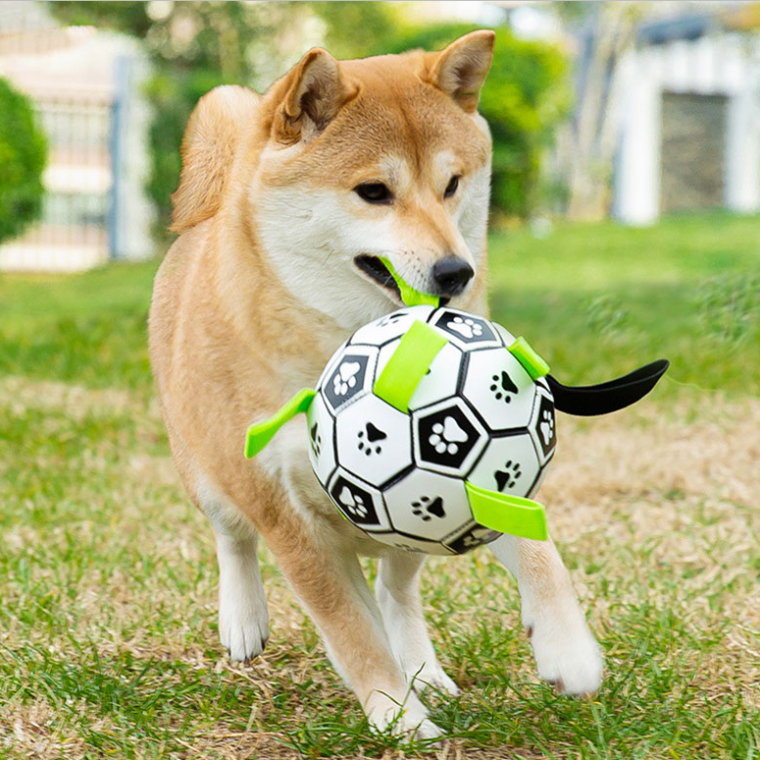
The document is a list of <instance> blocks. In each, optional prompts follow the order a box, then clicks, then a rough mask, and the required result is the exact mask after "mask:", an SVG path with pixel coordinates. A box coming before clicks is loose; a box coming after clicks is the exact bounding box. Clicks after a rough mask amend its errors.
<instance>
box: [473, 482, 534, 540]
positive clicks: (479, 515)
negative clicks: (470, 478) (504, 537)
mask: <svg viewBox="0 0 760 760" xmlns="http://www.w3.org/2000/svg"><path fill="white" fill-rule="evenodd" d="M464 487H465V490H466V491H467V498H468V499H469V502H470V509H472V514H473V516H474V517H475V520H476V521H477V522H478V523H480V525H484V526H485V527H486V528H490V529H491V530H498V531H499V533H509V535H511V536H519V537H520V538H532V539H534V540H535V541H546V539H547V538H548V537H549V531H548V529H547V527H546V512H545V511H544V508H543V506H542V505H541V504H539V503H538V502H537V501H533V500H532V499H523V498H520V497H519V496H511V495H510V494H506V493H498V492H497V491H488V490H486V489H485V488H480V487H478V486H474V485H473V484H472V483H468V482H467V481H465V484H464Z"/></svg>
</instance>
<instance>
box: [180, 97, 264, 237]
mask: <svg viewBox="0 0 760 760" xmlns="http://www.w3.org/2000/svg"><path fill="white" fill-rule="evenodd" d="M258 103H259V96H258V95H257V94H256V93H255V92H254V91H253V90H249V89H248V88H247V87H238V86H237V85H225V86H222V87H215V88H214V89H213V90H211V91H210V92H208V93H206V94H205V95H204V96H203V97H202V98H201V99H200V100H199V101H198V105H197V106H195V109H194V110H193V112H192V113H191V114H190V119H189V120H188V122H187V127H186V128H185V134H184V137H183V138H182V173H181V174H180V178H179V187H178V188H177V191H176V192H175V193H174V194H173V195H172V205H173V213H172V226H171V228H170V229H171V231H172V232H182V231H183V230H186V229H188V227H192V226H194V225H196V224H198V223H199V222H202V221H203V220H204V219H208V218H209V217H211V216H213V215H214V214H215V213H216V212H217V211H218V210H219V206H220V205H221V202H222V193H223V191H224V188H225V186H226V184H227V178H228V177H229V175H230V172H231V171H232V162H233V159H234V157H235V151H236V150H237V146H238V143H239V142H240V136H241V134H242V133H243V130H244V129H245V128H246V127H247V126H248V125H250V124H253V123H254V119H255V115H254V114H255V111H256V108H257V107H258Z"/></svg>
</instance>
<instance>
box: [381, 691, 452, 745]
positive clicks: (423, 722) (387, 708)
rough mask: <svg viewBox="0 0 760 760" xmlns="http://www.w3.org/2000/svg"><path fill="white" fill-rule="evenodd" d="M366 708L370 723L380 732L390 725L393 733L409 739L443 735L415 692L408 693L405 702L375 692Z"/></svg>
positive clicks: (434, 737) (432, 737) (431, 737)
mask: <svg viewBox="0 0 760 760" xmlns="http://www.w3.org/2000/svg"><path fill="white" fill-rule="evenodd" d="M366 710H367V718H368V719H369V723H370V725H371V726H372V728H373V729H375V730H376V731H379V732H383V731H386V730H387V729H388V728H389V727H390V728H391V730H392V732H393V734H395V735H397V736H402V735H403V736H406V737H407V738H408V739H437V738H438V737H439V736H442V735H443V731H442V730H441V729H440V728H439V727H438V726H436V725H435V723H433V721H432V720H429V719H428V717H427V710H426V709H425V706H424V705H423V704H422V702H420V701H419V699H417V697H416V696H415V695H414V694H408V695H407V697H406V699H405V700H404V703H403V704H398V703H397V702H395V701H394V700H392V699H391V698H390V697H389V696H387V695H386V694H383V693H381V692H373V694H372V696H371V697H370V698H369V700H368V701H367V706H366Z"/></svg>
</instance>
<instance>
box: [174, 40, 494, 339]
mask: <svg viewBox="0 0 760 760" xmlns="http://www.w3.org/2000/svg"><path fill="white" fill-rule="evenodd" d="M493 41H494V34H493V32H490V31H478V32H473V33H471V34H468V35H466V36H465V37H462V38H461V39H459V40H457V41H456V42H454V43H453V44H451V45H450V46H449V47H447V48H446V49H445V50H443V51H441V52H437V53H426V52H422V51H414V52H411V53H406V54H403V55H387V56H379V57H374V58H366V59H363V60H356V61H336V60H335V59H334V58H333V57H332V56H331V55H330V54H329V53H327V52H326V51H324V50H321V49H315V50H311V51H309V52H308V53H307V54H306V55H305V56H304V57H303V58H302V60H301V61H300V63H298V65H297V66H295V67H294V68H293V69H292V70H291V71H290V72H289V73H288V74H287V75H285V76H284V77H283V78H282V79H281V80H279V81H278V82H276V83H275V84H274V85H273V86H272V87H271V88H270V89H269V90H268V91H267V92H266V93H265V95H264V96H263V97H262V98H261V100H260V101H259V103H258V104H257V105H258V107H257V109H256V119H257V120H258V124H259V126H260V130H259V137H258V140H257V144H258V145H259V146H262V147H261V149H260V150H259V151H258V152H257V156H256V159H255V169H254V171H253V173H252V175H251V176H250V179H249V182H248V186H247V188H246V205H247V209H248V211H247V212H246V213H248V214H249V215H250V219H251V221H252V228H253V230H254V234H255V236H256V238H257V241H258V243H259V245H260V247H261V250H262V251H263V253H264V255H265V256H266V257H267V259H268V261H269V263H270V264H271V266H272V267H273V268H274V270H275V271H276V273H277V275H278V277H279V278H280V279H281V280H282V282H283V283H284V284H285V286H286V287H287V288H288V289H289V290H290V291H291V292H292V293H293V294H294V295H295V296H296V297H297V298H298V299H300V300H301V301H302V302H303V303H304V304H306V305H308V306H311V307H312V308H316V309H318V310H319V311H321V312H323V313H325V314H327V315H330V316H331V317H333V318H334V319H336V320H337V321H338V323H339V324H341V325H342V326H344V327H346V328H351V329H353V328H355V327H357V326H359V325H360V324H363V323H364V322H366V321H368V320H370V319H373V318H375V317H377V316H379V315H380V314H383V313H386V312H387V311H389V310H390V309H392V308H395V307H397V306H399V305H401V300H400V297H399V292H398V289H397V287H396V285H395V282H394V280H393V278H392V277H391V276H390V274H389V272H388V269H387V268H386V267H385V265H384V264H383V263H382V261H381V258H386V259H388V260H389V261H390V263H391V264H392V266H393V268H394V269H395V270H396V272H397V273H398V274H399V275H400V276H401V277H402V278H403V279H404V280H405V281H406V282H407V283H408V284H409V285H411V286H412V287H413V288H415V289H416V290H419V291H422V292H425V293H431V294H436V295H440V296H441V297H442V298H444V299H448V300H452V301H453V302H454V303H455V304H456V303H461V304H465V303H467V299H468V296H470V295H471V293H472V290H473V287H474V281H475V279H476V277H477V274H478V270H479V268H481V267H482V266H483V265H484V255H485V235H486V224H487V214H488V197H489V184H490V159H491V140H490V136H489V132H488V127H487V125H486V122H485V120H484V119H483V118H482V117H481V116H480V115H479V114H478V113H477V111H476V108H477V103H478V97H479V94H480V89H481V87H482V85H483V82H484V80H485V78H486V75H487V73H488V69H489V67H490V64H491V58H492V54H493ZM180 191H181V188H180Z"/></svg>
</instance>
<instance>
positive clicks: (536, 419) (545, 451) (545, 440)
mask: <svg viewBox="0 0 760 760" xmlns="http://www.w3.org/2000/svg"><path fill="white" fill-rule="evenodd" d="M531 426H532V430H531V433H532V436H533V440H534V441H535V442H536V443H537V445H538V451H539V454H540V457H541V462H542V464H543V463H544V462H546V461H547V460H548V459H549V458H550V457H551V455H552V454H553V453H554V448H555V446H556V445H557V426H556V424H555V420H554V404H553V403H552V401H551V399H550V398H549V397H548V396H547V395H544V394H543V393H539V394H538V396H537V397H536V404H535V407H534V411H533V420H532V422H531Z"/></svg>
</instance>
